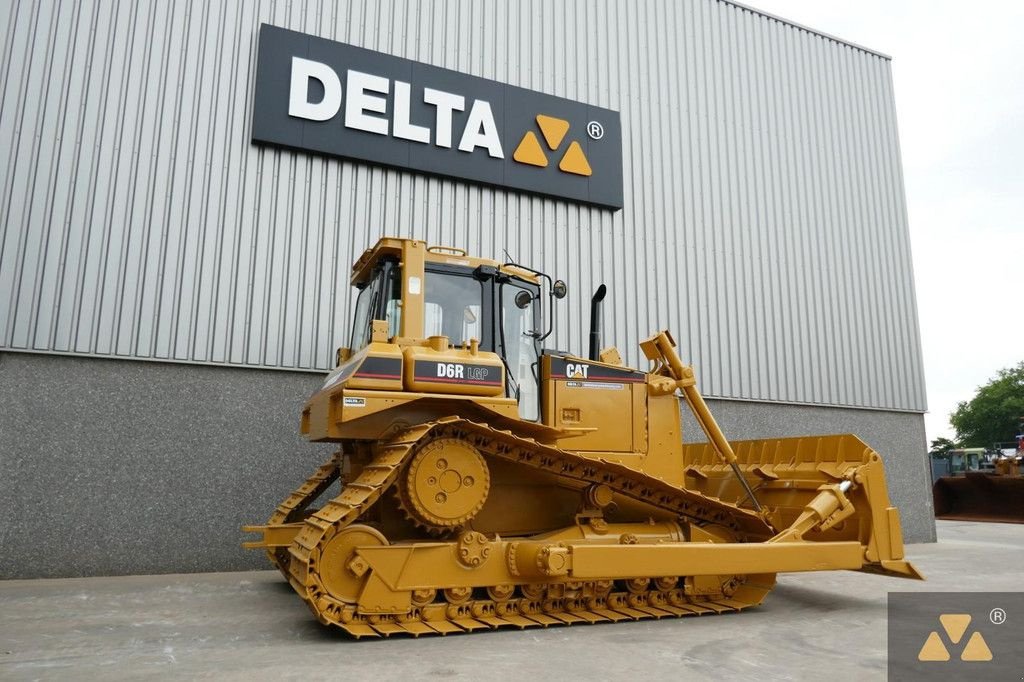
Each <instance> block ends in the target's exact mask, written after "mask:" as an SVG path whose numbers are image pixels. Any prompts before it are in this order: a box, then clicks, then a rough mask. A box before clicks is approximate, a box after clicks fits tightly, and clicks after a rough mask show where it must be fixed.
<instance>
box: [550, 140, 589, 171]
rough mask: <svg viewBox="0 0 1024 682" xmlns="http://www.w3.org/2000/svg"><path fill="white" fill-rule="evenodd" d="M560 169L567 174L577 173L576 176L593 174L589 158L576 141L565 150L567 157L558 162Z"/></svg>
mask: <svg viewBox="0 0 1024 682" xmlns="http://www.w3.org/2000/svg"><path fill="white" fill-rule="evenodd" d="M558 167H559V168H560V169H562V170H563V171H565V172H566V173H575V174H576V175H592V174H593V171H592V170H590V162H589V161H587V156H586V154H584V153H583V147H581V146H580V143H579V142H576V141H575V140H574V141H573V143H572V144H570V145H569V148H568V149H567V150H565V156H563V157H562V160H561V161H559V162H558Z"/></svg>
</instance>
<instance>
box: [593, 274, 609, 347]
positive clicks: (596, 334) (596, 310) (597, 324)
mask: <svg viewBox="0 0 1024 682" xmlns="http://www.w3.org/2000/svg"><path fill="white" fill-rule="evenodd" d="M607 293H608V288H607V287H606V286H605V285H603V284H602V285H601V286H599V287H598V288H597V291H595V292H594V296H593V297H592V298H591V299H590V359H591V360H600V359H601V303H602V302H604V296H605V294H607Z"/></svg>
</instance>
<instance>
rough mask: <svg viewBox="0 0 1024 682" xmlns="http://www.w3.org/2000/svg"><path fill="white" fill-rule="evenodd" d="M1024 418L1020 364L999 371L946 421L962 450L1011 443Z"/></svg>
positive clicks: (1023, 378) (1023, 364)
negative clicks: (1021, 419) (948, 422)
mask: <svg viewBox="0 0 1024 682" xmlns="http://www.w3.org/2000/svg"><path fill="white" fill-rule="evenodd" d="M1021 417H1024V362H1021V363H1020V364H1018V365H1017V366H1016V367H1011V368H1010V369H1001V370H999V374H998V376H996V378H994V379H992V380H991V381H990V382H988V383H987V384H985V385H984V386H982V387H980V388H979V389H978V392H977V394H976V395H975V396H974V397H973V398H972V399H971V400H970V401H968V402H962V403H960V404H959V405H957V407H956V410H955V411H954V412H953V414H951V415H949V421H950V423H951V424H952V425H953V428H954V429H956V437H957V440H958V441H959V442H960V444H961V445H962V446H963V447H967V448H987V447H991V446H992V444H993V443H999V442H1005V441H1012V440H1013V439H1014V436H1016V435H1017V434H1018V433H1020V431H1018V429H1019V428H1020V418H1021Z"/></svg>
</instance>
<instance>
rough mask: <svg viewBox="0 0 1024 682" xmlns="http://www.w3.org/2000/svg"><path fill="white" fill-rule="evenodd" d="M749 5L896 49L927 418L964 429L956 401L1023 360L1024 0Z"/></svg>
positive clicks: (929, 423)
mask: <svg viewBox="0 0 1024 682" xmlns="http://www.w3.org/2000/svg"><path fill="white" fill-rule="evenodd" d="M741 1H744V0H741ZM745 4H747V5H750V6H752V7H756V8H758V9H761V10H764V11H766V12H769V13H771V14H775V15H777V16H779V17H783V18H785V19H790V20H792V21H795V22H797V23H800V24H803V25H805V26H808V27H810V28H814V29H817V30H820V31H823V32H825V33H830V34H832V35H834V36H836V37H839V38H842V39H845V40H849V41H852V42H854V43H857V44H859V45H863V46H865V47H868V48H871V49H874V50H878V51H879V52H883V53H885V54H888V55H890V56H892V71H893V80H894V84H895V90H896V112H897V116H898V118H899V133H900V143H901V147H902V151H903V168H904V174H905V181H906V191H907V207H908V213H909V216H910V237H911V243H912V247H913V254H914V273H915V279H916V282H917V304H918V311H919V316H920V323H921V341H922V345H923V348H924V372H925V381H926V382H927V389H928V407H929V413H928V414H927V415H926V417H925V426H926V429H927V432H928V440H929V442H930V441H931V440H932V439H934V438H936V437H938V436H947V437H952V436H953V435H954V433H953V429H952V427H951V426H950V425H949V413H950V412H952V411H953V409H954V408H955V407H956V404H957V403H958V402H959V401H961V400H969V399H970V398H971V397H972V396H973V395H974V391H975V389H976V388H977V387H978V386H979V385H981V384H984V383H986V382H987V381H988V380H989V379H990V378H992V377H994V376H995V374H996V371H997V370H999V369H1002V368H1005V367H1010V366H1012V365H1015V364H1017V363H1018V362H1020V361H1022V360H1024V2H1020V1H1019V0H1018V1H1003V2H1000V1H992V0H989V1H988V2H984V3H968V2H962V1H961V2H951V1H948V0H942V1H934V0H932V1H927V2H926V1H923V0H890V1H888V2H886V1H884V0H856V1H854V0H745Z"/></svg>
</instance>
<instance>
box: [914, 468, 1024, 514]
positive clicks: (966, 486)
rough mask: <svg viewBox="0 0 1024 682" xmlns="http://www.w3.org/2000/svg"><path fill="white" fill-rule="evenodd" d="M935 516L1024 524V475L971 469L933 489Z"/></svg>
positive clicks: (941, 481)
mask: <svg viewBox="0 0 1024 682" xmlns="http://www.w3.org/2000/svg"><path fill="white" fill-rule="evenodd" d="M932 495H933V498H934V501H935V518H937V519H955V520H958V521H994V522H998V523H1024V477H1021V476H999V475H995V474H986V473H981V472H967V473H966V474H964V475H963V476H943V477H942V478H940V479H939V480H937V481H935V485H934V486H933V488H932Z"/></svg>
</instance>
